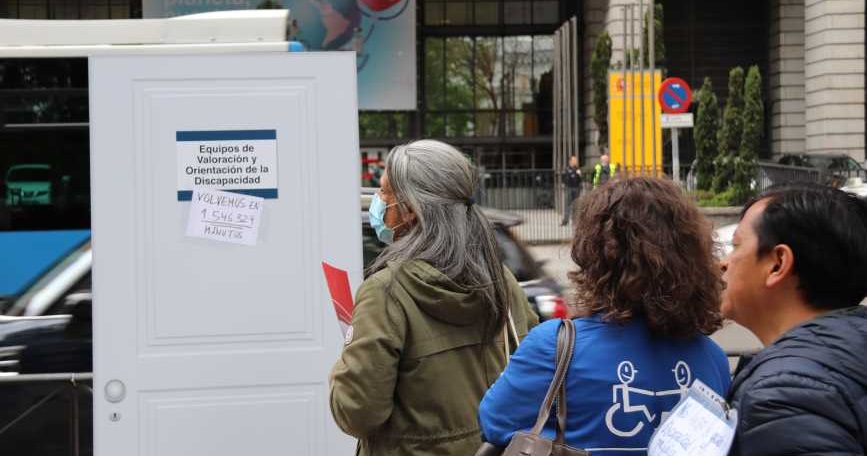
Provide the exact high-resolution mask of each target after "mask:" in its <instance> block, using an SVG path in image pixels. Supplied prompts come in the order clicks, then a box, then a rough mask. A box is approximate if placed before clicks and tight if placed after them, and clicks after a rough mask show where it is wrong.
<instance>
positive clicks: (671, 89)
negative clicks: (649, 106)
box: [658, 78, 692, 114]
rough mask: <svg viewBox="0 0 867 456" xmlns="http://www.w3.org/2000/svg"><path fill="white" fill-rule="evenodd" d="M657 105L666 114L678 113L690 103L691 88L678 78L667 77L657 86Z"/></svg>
mask: <svg viewBox="0 0 867 456" xmlns="http://www.w3.org/2000/svg"><path fill="white" fill-rule="evenodd" d="M658 98H659V105H660V106H662V111H663V112H665V113H668V114H679V113H683V112H686V111H687V110H688V109H689V104H690V103H692V90H690V89H689V84H687V83H686V81H684V80H683V79H680V78H668V79H666V80H665V81H662V85H661V86H659V94H658Z"/></svg>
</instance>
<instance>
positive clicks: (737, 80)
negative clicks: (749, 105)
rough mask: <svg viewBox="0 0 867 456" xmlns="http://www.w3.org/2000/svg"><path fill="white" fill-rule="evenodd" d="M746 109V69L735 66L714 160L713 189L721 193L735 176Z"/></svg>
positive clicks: (731, 72) (730, 80)
mask: <svg viewBox="0 0 867 456" xmlns="http://www.w3.org/2000/svg"><path fill="white" fill-rule="evenodd" d="M743 109H744V69H743V68H741V67H736V68H733V69H732V70H731V71H730V72H729V93H728V99H727V100H726V107H725V110H724V111H723V118H722V125H721V126H720V129H719V134H718V137H717V142H718V146H719V153H718V154H717V158H716V160H715V161H714V167H715V168H716V174H715V175H714V178H713V191H715V192H717V193H720V192H722V191H724V190H726V189H727V188H729V186H730V185H731V182H732V178H733V177H734V164H735V156H736V155H737V151H738V148H739V147H740V143H741V134H742V131H743V119H742V117H741V116H742V115H743Z"/></svg>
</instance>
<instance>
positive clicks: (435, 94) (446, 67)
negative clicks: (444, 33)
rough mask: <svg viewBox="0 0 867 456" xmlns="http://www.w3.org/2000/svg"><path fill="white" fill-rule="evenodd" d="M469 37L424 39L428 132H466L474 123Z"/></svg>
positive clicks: (429, 134)
mask: <svg viewBox="0 0 867 456" xmlns="http://www.w3.org/2000/svg"><path fill="white" fill-rule="evenodd" d="M470 40H471V39H470V38H462V37H455V38H446V39H442V38H429V39H428V40H426V42H425V68H424V70H425V103H426V108H427V110H428V111H431V113H429V114H428V115H427V116H425V118H424V119H423V120H422V122H423V125H424V134H425V135H426V136H434V137H444V136H464V135H466V134H468V132H471V130H470V129H471V128H473V127H474V125H473V116H472V112H471V111H470V110H471V109H472V107H473V86H472V83H471V81H472V75H471V73H472V70H471V68H472V66H471V58H472V42H471V41H470ZM468 41H469V42H468ZM450 110H451V111H452V112H449V113H448V114H445V115H444V114H443V111H450ZM470 134H471V133H470Z"/></svg>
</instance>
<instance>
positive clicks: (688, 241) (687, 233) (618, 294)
mask: <svg viewBox="0 0 867 456" xmlns="http://www.w3.org/2000/svg"><path fill="white" fill-rule="evenodd" d="M579 206H580V210H579V211H578V215H577V218H576V227H575V237H574V239H573V244H572V259H573V260H574V261H575V265H576V266H577V267H578V269H577V270H576V271H575V272H572V273H570V279H571V280H572V283H573V284H574V285H575V291H576V295H577V299H576V300H575V307H574V311H575V314H576V315H577V317H578V318H576V319H575V320H574V326H575V342H574V343H575V345H574V355H573V358H572V363H571V364H570V367H569V369H568V371H567V374H566V380H565V384H566V393H567V398H566V404H567V407H566V410H567V411H568V413H567V421H566V427H565V438H566V443H567V444H569V445H571V446H572V447H575V448H583V449H587V450H589V451H591V454H593V455H594V456H597V455H598V456H604V455H608V454H610V455H615V454H623V453H621V452H622V451H644V450H646V449H647V445H648V442H649V441H650V437H651V435H652V434H653V431H654V429H655V428H656V427H657V426H659V424H660V422H661V421H662V420H663V419H664V418H665V417H666V416H667V414H668V413H669V412H670V411H671V409H673V408H674V406H675V405H676V404H677V403H678V401H679V400H680V399H681V398H683V397H685V395H686V391H687V390H688V388H689V387H690V386H691V384H692V382H693V381H694V380H695V379H700V380H701V381H702V382H704V383H705V384H707V385H708V386H710V387H711V388H712V389H713V390H715V391H716V392H717V393H718V394H720V395H723V394H725V392H726V389H727V388H728V386H729V365H728V360H727V358H726V356H725V354H724V353H723V351H722V350H721V349H720V347H719V346H717V345H716V344H715V343H714V342H713V341H711V340H710V338H708V337H707V335H708V334H710V333H712V332H714V331H715V330H717V329H718V328H719V327H720V326H721V323H722V317H721V315H720V313H719V293H720V290H721V288H722V282H721V280H720V271H719V266H718V264H717V260H716V258H715V257H714V254H713V240H712V237H711V225H710V222H709V221H708V220H707V219H705V218H704V217H703V216H702V215H701V214H700V213H699V211H698V208H697V207H696V206H695V204H694V203H693V202H692V201H690V200H689V198H687V196H686V195H684V193H683V192H682V191H681V190H680V189H679V188H678V187H677V186H675V185H674V184H673V183H671V182H670V181H667V180H662V179H655V178H646V177H640V178H632V179H626V180H621V181H617V182H614V183H611V184H608V185H605V186H603V187H600V188H599V190H598V191H595V192H592V193H591V194H589V195H587V196H586V197H584V198H582V199H581V200H580V202H579ZM560 324H561V323H560V322H559V321H556V320H554V321H547V322H545V323H542V324H541V325H539V326H538V327H537V328H535V329H533V330H532V331H531V332H530V334H528V335H527V338H526V339H525V340H524V342H523V343H522V344H521V346H520V347H518V350H517V351H516V352H515V354H514V355H513V356H512V359H511V361H510V362H509V365H508V366H507V367H506V370H505V372H504V373H503V375H502V376H501V377H500V378H499V379H498V380H497V382H496V383H494V385H493V386H492V387H491V389H490V390H488V392H487V394H486V395H485V397H484V399H483V400H482V403H481V406H480V412H479V418H480V421H481V426H482V432H483V434H484V437H485V439H486V441H488V442H490V443H493V444H495V445H501V446H506V445H507V444H508V442H509V440H510V439H511V438H512V436H513V434H514V433H515V431H526V430H528V429H530V428H531V427H532V426H533V424H534V422H535V420H536V417H537V413H538V411H539V408H540V405H541V404H542V400H543V397H544V396H545V393H546V390H547V388H548V385H549V384H550V382H551V380H552V378H553V375H554V371H555V366H554V359H555V351H556V346H557V332H558V329H559V327H560ZM552 421H553V420H552ZM545 432H546V433H547V435H549V436H550V435H554V429H553V426H552V422H549V423H548V425H547V426H546V428H545Z"/></svg>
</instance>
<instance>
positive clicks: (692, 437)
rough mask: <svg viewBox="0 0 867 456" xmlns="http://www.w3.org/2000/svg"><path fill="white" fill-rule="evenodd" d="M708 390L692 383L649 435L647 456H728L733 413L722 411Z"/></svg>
mask: <svg viewBox="0 0 867 456" xmlns="http://www.w3.org/2000/svg"><path fill="white" fill-rule="evenodd" d="M695 383H698V385H696V384H695ZM709 391H710V388H708V387H707V386H706V385H704V384H703V383H701V382H700V381H698V380H696V381H695V382H694V384H693V387H691V388H690V390H689V392H688V393H687V396H686V398H684V400H683V401H681V402H680V403H679V404H677V406H676V407H675V408H674V410H672V412H671V415H669V416H668V418H667V419H666V420H665V421H663V422H662V424H661V425H660V426H659V428H658V429H657V430H656V432H655V433H654V434H653V437H652V438H651V439H650V446H649V448H648V450H647V454H648V456H690V455H697V454H700V455H702V456H725V455H727V454H728V451H729V447H731V444H732V440H733V439H734V435H735V427H736V425H737V411H736V410H725V409H724V408H723V406H722V405H721V399H718V396H715V395H713V394H712V392H711V393H710V394H709V393H708V392H709Z"/></svg>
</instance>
